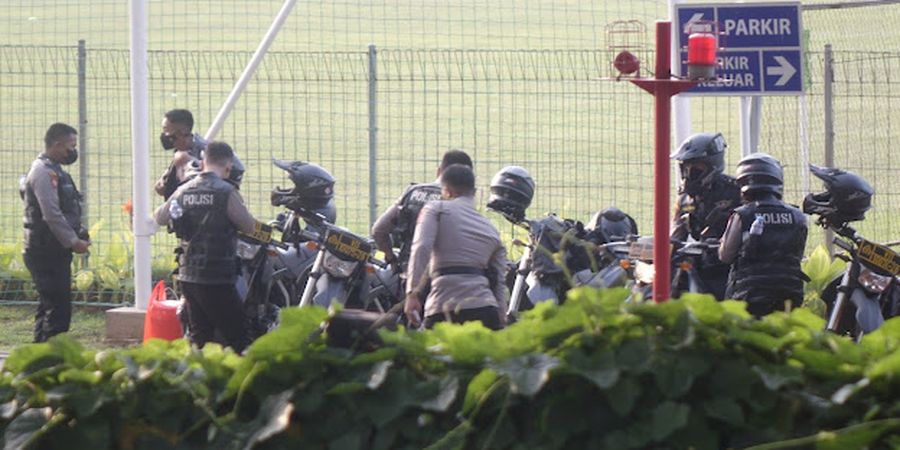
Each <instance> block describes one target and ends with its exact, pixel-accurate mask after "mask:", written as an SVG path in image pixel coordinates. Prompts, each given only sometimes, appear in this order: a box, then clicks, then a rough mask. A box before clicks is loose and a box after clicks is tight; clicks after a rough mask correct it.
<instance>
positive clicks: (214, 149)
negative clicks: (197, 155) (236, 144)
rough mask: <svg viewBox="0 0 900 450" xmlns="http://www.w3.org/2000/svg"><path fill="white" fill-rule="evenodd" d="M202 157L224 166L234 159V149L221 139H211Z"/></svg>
mask: <svg viewBox="0 0 900 450" xmlns="http://www.w3.org/2000/svg"><path fill="white" fill-rule="evenodd" d="M203 157H204V158H206V160H207V161H209V162H211V163H213V164H217V165H223V166H224V165H225V164H228V163H229V162H231V161H233V160H234V150H232V149H231V146H230V145H228V144H226V143H224V142H222V141H212V142H210V143H209V144H207V146H206V150H204V151H203Z"/></svg>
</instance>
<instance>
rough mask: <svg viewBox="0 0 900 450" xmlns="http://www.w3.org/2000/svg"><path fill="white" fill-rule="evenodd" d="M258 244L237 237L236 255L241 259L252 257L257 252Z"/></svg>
mask: <svg viewBox="0 0 900 450" xmlns="http://www.w3.org/2000/svg"><path fill="white" fill-rule="evenodd" d="M259 247H260V245H259V244H251V243H250V242H247V241H243V240H240V239H238V241H237V255H238V258H241V259H253V258H255V257H256V254H257V253H259Z"/></svg>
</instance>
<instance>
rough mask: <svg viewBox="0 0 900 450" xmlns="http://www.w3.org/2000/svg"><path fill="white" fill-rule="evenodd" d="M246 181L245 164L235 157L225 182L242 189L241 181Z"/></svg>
mask: <svg viewBox="0 0 900 450" xmlns="http://www.w3.org/2000/svg"><path fill="white" fill-rule="evenodd" d="M243 179H244V163H243V162H241V160H240V159H239V158H238V157H237V155H235V157H234V159H233V162H232V164H231V170H230V171H229V172H228V178H227V179H226V180H225V181H227V182H229V183H231V184H233V185H234V187H236V188H240V187H241V181H243Z"/></svg>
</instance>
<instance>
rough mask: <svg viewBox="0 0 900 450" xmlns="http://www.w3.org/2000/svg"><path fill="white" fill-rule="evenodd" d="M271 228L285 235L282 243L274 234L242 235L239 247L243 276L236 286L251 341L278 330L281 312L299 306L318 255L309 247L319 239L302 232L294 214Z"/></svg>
mask: <svg viewBox="0 0 900 450" xmlns="http://www.w3.org/2000/svg"><path fill="white" fill-rule="evenodd" d="M269 226H270V227H271V228H274V229H277V230H279V231H281V239H280V240H276V239H274V238H272V237H271V233H268V234H265V233H264V234H262V235H256V236H250V235H245V234H241V235H239V239H238V244H237V255H238V258H239V260H240V275H239V276H238V282H237V285H236V286H237V290H238V294H239V295H240V297H241V300H242V301H243V304H244V313H245V315H246V317H247V319H248V321H249V323H248V329H249V330H250V335H251V338H257V337H259V336H261V335H263V334H265V333H267V332H269V331H272V330H273V329H275V328H276V327H277V326H278V324H279V322H280V321H279V316H280V315H279V313H280V310H281V309H282V308H287V307H290V306H296V305H297V304H298V303H299V300H300V292H301V291H302V289H303V286H304V285H305V284H306V280H307V278H308V276H309V270H310V267H311V266H312V264H313V261H314V259H315V257H316V253H317V251H316V250H315V249H314V248H310V246H307V245H305V242H307V241H309V240H311V239H312V238H314V237H315V236H314V235H313V233H311V232H309V231H307V230H304V229H301V228H300V223H299V220H298V218H297V217H296V215H295V214H294V213H293V212H288V213H281V214H279V215H278V217H277V218H276V219H275V220H273V221H272V222H270V223H269Z"/></svg>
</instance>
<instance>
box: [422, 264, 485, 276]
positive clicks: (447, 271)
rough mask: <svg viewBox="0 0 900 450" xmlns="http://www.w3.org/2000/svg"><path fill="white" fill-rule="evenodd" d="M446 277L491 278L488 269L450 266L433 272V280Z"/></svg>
mask: <svg viewBox="0 0 900 450" xmlns="http://www.w3.org/2000/svg"><path fill="white" fill-rule="evenodd" d="M444 275H481V276H483V277H486V278H489V277H488V271H487V269H482V268H480V267H468V266H450V267H441V268H440V269H435V270H434V271H432V272H431V277H432V278H437V277H442V276H444Z"/></svg>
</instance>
